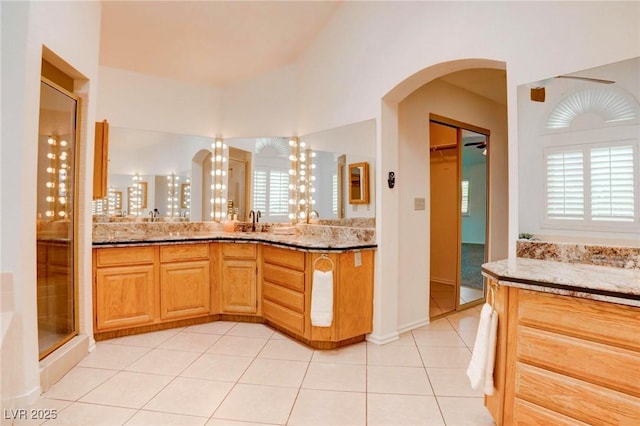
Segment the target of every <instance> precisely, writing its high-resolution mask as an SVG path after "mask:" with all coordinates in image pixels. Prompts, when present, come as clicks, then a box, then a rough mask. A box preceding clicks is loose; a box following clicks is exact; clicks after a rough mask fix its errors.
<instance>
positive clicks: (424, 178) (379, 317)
mask: <svg viewBox="0 0 640 426" xmlns="http://www.w3.org/2000/svg"><path fill="white" fill-rule="evenodd" d="M505 69H506V64H505V63H504V62H500V61H493V60H487V59H462V60H456V61H450V62H446V63H441V64H436V65H433V66H431V67H428V68H425V69H423V70H421V71H419V72H417V73H415V74H413V75H412V76H410V77H408V78H407V79H405V80H404V81H402V82H400V83H399V84H398V85H396V86H395V87H394V88H393V89H392V90H390V91H389V92H388V93H387V95H385V96H384V97H383V99H382V111H381V120H380V128H379V130H380V131H379V135H380V136H379V140H378V145H377V149H378V152H377V157H378V158H379V159H380V162H381V167H380V168H379V171H378V175H377V179H378V187H379V188H380V193H379V196H380V197H381V200H382V202H381V203H379V205H378V206H377V209H378V210H377V212H376V216H377V217H379V218H380V219H381V220H379V222H378V227H377V232H378V235H379V239H378V243H379V246H378V253H377V254H378V256H379V263H378V265H381V267H380V268H378V270H377V271H376V288H375V291H376V294H377V295H378V296H379V297H376V301H375V302H374V303H375V304H376V306H374V312H377V314H376V315H375V317H374V333H373V336H372V338H371V340H372V341H379V342H381V343H384V342H386V341H391V340H393V337H392V336H393V335H394V333H395V334H396V335H397V333H398V332H404V331H407V330H410V329H413V328H417V327H420V326H421V325H424V324H427V323H428V322H429V290H430V288H429V262H428V259H429V256H430V242H429V211H430V205H429V202H428V200H429V195H430V192H429V187H428V183H429V177H428V173H429V154H428V152H429V150H428V136H429V130H428V122H429V112H434V113H437V114H440V115H444V116H450V117H454V118H456V119H458V120H460V121H464V122H470V123H474V124H476V125H478V126H481V127H485V128H490V129H491V130H492V143H493V146H492V151H491V166H490V172H489V173H490V183H489V186H490V190H491V193H492V200H491V202H490V204H491V205H490V206H489V210H488V212H489V213H488V216H489V219H488V223H489V225H490V227H491V229H492V231H491V233H490V235H489V236H488V243H489V244H490V246H491V250H490V252H489V254H488V259H489V260H491V259H495V258H498V257H501V256H502V257H506V253H507V245H508V241H507V230H506V223H507V217H506V215H507V212H508V197H507V194H508V191H507V189H508V188H507V183H508V180H507V170H508V162H507V132H506V123H507V119H506V113H507V109H506V106H502V107H497V108H493V111H492V112H491V114H490V115H491V119H492V120H493V121H495V122H496V123H498V124H499V126H498V127H500V129H499V130H498V131H494V130H493V129H492V128H493V127H496V126H494V123H491V124H485V121H486V119H485V118H482V119H480V120H476V119H475V118H468V116H469V114H470V113H471V112H470V111H471V110H472V109H474V107H476V106H477V105H474V104H473V102H468V103H458V102H453V101H449V102H447V101H446V98H447V97H449V98H451V97H450V96H449V95H450V94H451V93H452V92H453V91H465V90H466V89H464V88H461V87H453V86H454V85H453V84H451V83H446V84H445V83H442V82H440V83H442V84H439V85H438V86H439V87H436V88H435V89H434V88H432V89H434V90H436V91H437V93H438V94H439V96H440V100H441V102H440V103H439V104H438V105H437V106H434V105H430V104H429V103H428V102H426V103H425V102H424V97H425V96H426V98H427V99H429V98H430V96H432V95H433V94H430V93H421V92H420V91H421V90H426V91H427V92H428V91H429V88H425V86H426V85H427V84H428V83H431V82H434V81H435V80H437V79H440V78H441V77H444V76H446V75H449V74H452V73H455V72H458V71H463V70H470V72H471V70H496V71H500V72H502V73H504V72H505ZM480 83H481V82H480V81H478V82H476V84H480ZM445 86H447V87H445ZM504 87H506V82H505V83H504ZM466 91H467V92H468V90H466ZM414 94H420V95H424V96H422V99H420V96H412V95H414ZM434 99H435V98H434ZM451 99H452V98H451ZM389 172H394V173H395V174H396V182H397V184H396V186H395V187H394V188H393V189H392V188H389V187H388V186H387V175H388V173H389ZM422 201H424V202H425V203H424V209H422V208H421V207H420V206H422V205H423V204H422V203H421V202H422Z"/></svg>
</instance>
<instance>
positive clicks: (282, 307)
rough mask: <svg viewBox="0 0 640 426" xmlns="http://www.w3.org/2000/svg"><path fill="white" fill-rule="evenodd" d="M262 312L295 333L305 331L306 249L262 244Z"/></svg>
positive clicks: (303, 332)
mask: <svg viewBox="0 0 640 426" xmlns="http://www.w3.org/2000/svg"><path fill="white" fill-rule="evenodd" d="M262 297H263V301H262V316H263V317H264V318H265V319H266V320H268V321H271V322H272V323H274V324H277V325H279V326H280V327H283V328H285V329H287V330H289V331H291V332H292V333H294V334H297V335H300V336H303V335H304V334H305V253H303V252H301V251H296V250H288V249H283V248H279V247H273V246H264V247H263V248H262Z"/></svg>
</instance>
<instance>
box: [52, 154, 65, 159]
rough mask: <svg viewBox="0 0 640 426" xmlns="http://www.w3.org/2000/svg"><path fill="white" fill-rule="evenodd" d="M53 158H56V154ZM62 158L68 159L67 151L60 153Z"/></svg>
mask: <svg viewBox="0 0 640 426" xmlns="http://www.w3.org/2000/svg"><path fill="white" fill-rule="evenodd" d="M53 158H56V156H55V155H54V156H53ZM60 159H61V160H66V159H67V153H66V152H63V153H62V154H60Z"/></svg>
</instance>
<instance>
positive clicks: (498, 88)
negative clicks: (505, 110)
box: [440, 68, 507, 105]
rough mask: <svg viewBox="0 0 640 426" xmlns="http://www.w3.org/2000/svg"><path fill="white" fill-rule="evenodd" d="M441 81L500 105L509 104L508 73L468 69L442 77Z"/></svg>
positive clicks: (487, 69) (485, 69) (495, 70)
mask: <svg viewBox="0 0 640 426" xmlns="http://www.w3.org/2000/svg"><path fill="white" fill-rule="evenodd" d="M440 80H442V81H445V82H447V83H449V84H451V85H453V86H457V87H460V88H461V89H465V90H468V91H470V92H473V93H475V94H476V95H480V96H482V97H485V98H488V99H490V100H492V101H494V102H497V103H499V104H502V105H506V104H507V72H506V71H505V70H497V69H489V68H476V69H468V70H462V71H457V72H454V73H451V74H447V75H445V76H444V77H440Z"/></svg>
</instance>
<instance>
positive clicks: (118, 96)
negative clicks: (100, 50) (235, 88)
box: [97, 66, 222, 137]
mask: <svg viewBox="0 0 640 426" xmlns="http://www.w3.org/2000/svg"><path fill="white" fill-rule="evenodd" d="M98 97H99V104H98V109H97V117H98V119H99V120H104V119H107V120H108V121H109V123H110V124H111V126H116V127H126V128H129V129H142V130H155V131H160V132H169V133H176V134H183V135H199V136H209V137H214V136H222V113H221V104H220V102H221V93H220V90H219V89H215V88H212V87H207V86H199V85H195V84H190V83H185V82H183V81H177V80H170V79H166V78H159V77H154V76H150V75H145V74H139V73H135V72H130V71H125V70H121V69H117V68H110V67H104V66H101V67H100V82H99V86H98Z"/></svg>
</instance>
